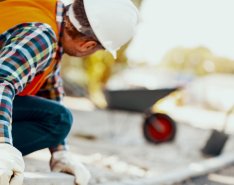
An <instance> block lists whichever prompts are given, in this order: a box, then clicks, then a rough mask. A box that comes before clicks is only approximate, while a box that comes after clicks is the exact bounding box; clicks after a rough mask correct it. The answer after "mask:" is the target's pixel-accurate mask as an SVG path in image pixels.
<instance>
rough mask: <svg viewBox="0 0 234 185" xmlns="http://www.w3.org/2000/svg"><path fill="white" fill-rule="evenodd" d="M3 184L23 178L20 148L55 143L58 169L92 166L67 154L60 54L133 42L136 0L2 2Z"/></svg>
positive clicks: (82, 180)
mask: <svg viewBox="0 0 234 185" xmlns="http://www.w3.org/2000/svg"><path fill="white" fill-rule="evenodd" d="M0 12H1V14H0V25H1V26H0V115H1V116H0V185H9V184H10V185H21V184H22V182H23V172H24V161H23V158H22V155H27V154H29V153H32V152H34V151H37V150H40V149H43V148H49V149H50V152H51V160H50V167H51V170H52V171H57V172H66V173H70V174H73V175H75V177H76V183H77V184H79V185H86V184H88V181H89V179H90V173H89V171H88V170H87V169H86V168H85V167H84V166H83V165H82V164H81V163H74V162H73V161H72V159H71V158H70V157H69V153H68V149H67V146H66V142H65V139H66V137H67V135H68V133H69V131H70V129H71V125H72V115H71V113H70V111H69V110H68V109H67V108H65V107H64V106H63V104H62V98H63V94H64V91H63V88H62V81H61V77H60V60H61V56H62V54H63V53H67V54H69V55H71V56H76V57H82V56H87V55H90V54H92V53H94V52H95V51H97V50H100V49H105V50H107V51H109V52H111V53H112V54H113V56H114V57H115V56H116V51H117V50H118V49H119V48H120V47H121V46H122V45H124V44H125V43H126V42H128V41H129V40H130V39H131V37H132V36H133V34H134V30H135V27H136V25H137V22H138V12H137V9H136V8H135V6H134V5H133V4H132V2H131V1H130V0H95V1H93V0H75V1H74V3H73V4H71V5H69V6H67V7H65V6H64V5H63V4H62V3H61V2H60V1H57V0H45V1H41V0H2V1H0Z"/></svg>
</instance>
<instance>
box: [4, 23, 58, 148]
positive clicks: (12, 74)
mask: <svg viewBox="0 0 234 185" xmlns="http://www.w3.org/2000/svg"><path fill="white" fill-rule="evenodd" d="M56 43H57V41H56V36H55V34H54V32H53V31H52V30H51V28H50V27H49V26H47V25H45V24H41V23H30V24H29V23H28V24H21V25H18V26H17V27H14V28H12V29H10V30H8V31H7V32H5V33H3V34H2V35H0V142H2V143H10V144H12V136H11V121H12V101H13V99H14V97H15V95H17V94H18V93H20V92H21V91H22V90H23V89H24V87H25V86H26V85H27V83H29V82H30V81H31V80H32V79H33V78H34V76H35V75H36V74H37V73H38V72H41V71H43V70H44V69H45V68H46V67H47V66H48V65H49V64H50V61H51V59H52V58H53V57H54V56H55V53H56Z"/></svg>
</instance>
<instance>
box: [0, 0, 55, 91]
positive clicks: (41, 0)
mask: <svg viewBox="0 0 234 185" xmlns="http://www.w3.org/2000/svg"><path fill="white" fill-rule="evenodd" d="M56 5H57V0H3V1H0V34H2V33H3V32H5V31H7V30H8V29H10V28H12V27H14V26H16V25H18V24H22V23H30V22H39V23H46V24H48V25H50V26H51V28H52V29H53V31H54V32H55V34H56V36H57V40H58V39H59V33H58V32H59V30H58V26H57V22H56ZM55 64H56V60H55V59H53V60H52V62H51V64H50V65H49V66H48V67H47V68H46V69H45V70H44V72H43V73H41V74H38V75H36V76H35V77H34V79H33V80H32V81H31V82H30V83H29V84H27V85H26V87H25V88H24V90H23V91H22V92H21V93H20V94H18V95H21V96H26V95H35V94H36V93H37V92H38V91H39V90H40V88H41V87H42V85H43V84H44V83H45V81H46V79H47V78H48V75H49V74H50V73H51V72H52V70H53V68H54V65H55Z"/></svg>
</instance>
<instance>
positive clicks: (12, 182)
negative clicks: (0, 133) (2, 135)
mask: <svg viewBox="0 0 234 185" xmlns="http://www.w3.org/2000/svg"><path fill="white" fill-rule="evenodd" d="M24 168H25V165H24V160H23V157H22V154H21V152H20V151H19V150H17V149H16V148H15V147H13V146H12V145H10V144H5V143H0V185H22V184H23V180H24V174H23V173H24Z"/></svg>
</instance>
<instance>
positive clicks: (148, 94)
mask: <svg viewBox="0 0 234 185" xmlns="http://www.w3.org/2000/svg"><path fill="white" fill-rule="evenodd" d="M176 89H177V88H162V89H155V90H148V89H128V90H108V89H106V90H105V91H104V94H105V97H106V100H107V104H108V108H109V109H114V110H125V111H132V112H141V113H143V114H144V122H143V135H144V137H145V139H146V140H147V141H149V142H151V143H154V144H159V143H164V142H168V141H172V140H173V139H174V137H175V134H176V123H175V121H174V120H173V119H172V118H170V117H169V116H168V115H167V114H163V113H159V112H151V106H152V105H153V104H155V102H157V101H158V100H160V99H162V98H164V97H165V96H167V95H168V94H170V93H171V92H173V91H175V90H176Z"/></svg>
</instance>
